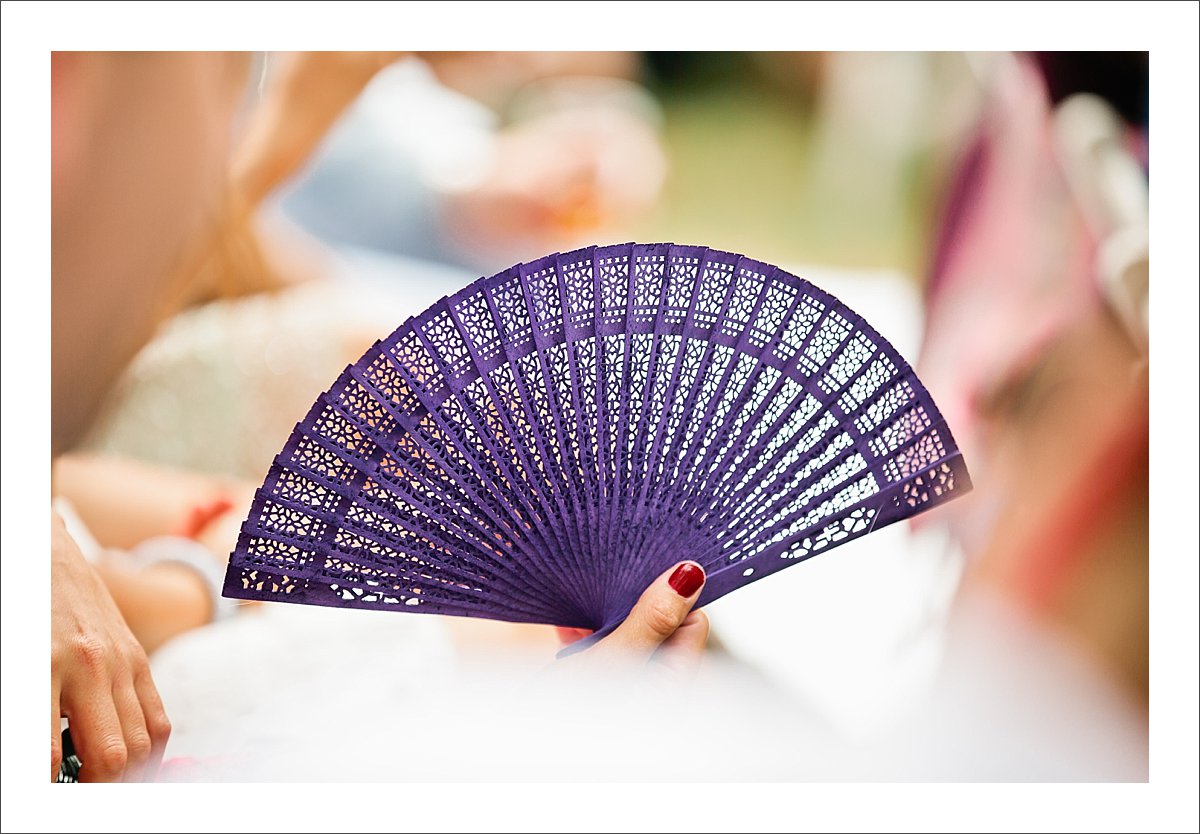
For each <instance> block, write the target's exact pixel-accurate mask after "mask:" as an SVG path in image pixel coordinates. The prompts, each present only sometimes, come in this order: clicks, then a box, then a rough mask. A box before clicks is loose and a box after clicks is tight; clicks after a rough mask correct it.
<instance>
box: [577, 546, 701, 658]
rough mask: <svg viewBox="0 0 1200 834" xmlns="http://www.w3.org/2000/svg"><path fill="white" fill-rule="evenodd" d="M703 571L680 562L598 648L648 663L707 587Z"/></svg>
mask: <svg viewBox="0 0 1200 834" xmlns="http://www.w3.org/2000/svg"><path fill="white" fill-rule="evenodd" d="M704 580H705V576H704V568H702V567H700V566H699V565H698V564H696V563H695V562H680V563H679V564H677V565H675V566H674V567H671V568H669V569H668V570H665V571H663V573H662V574H661V575H660V576H659V577H658V578H657V579H655V580H654V582H653V583H651V585H650V587H649V588H647V589H646V590H645V591H644V592H643V593H642V596H641V598H640V599H638V601H637V604H635V605H634V606H633V610H631V611H630V612H629V616H628V617H626V618H625V622H623V623H621V625H620V626H618V627H617V628H616V629H615V630H614V631H613V633H612V634H610V635H609V636H608V637H606V638H605V639H603V640H601V641H600V643H599V644H597V646H596V648H600V646H603V647H604V648H605V649H606V650H613V651H619V652H621V653H622V654H624V655H626V656H629V657H633V658H636V659H649V658H650V656H651V655H652V654H654V651H655V650H656V649H657V648H658V647H659V646H661V645H662V644H663V643H664V642H665V641H666V640H667V639H668V638H669V637H670V636H671V635H672V634H674V633H675V630H676V629H678V628H679V626H680V625H682V624H683V621H684V619H686V618H687V615H688V612H689V611H691V610H692V606H693V605H695V604H696V600H697V599H698V598H699V596H700V590H701V589H702V588H703V587H704Z"/></svg>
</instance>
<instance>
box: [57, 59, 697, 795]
mask: <svg viewBox="0 0 1200 834" xmlns="http://www.w3.org/2000/svg"><path fill="white" fill-rule="evenodd" d="M370 61H374V59H373V58H372V59H370ZM370 61H368V63H370ZM351 63H354V62H353V61H352V62H351ZM249 64H250V59H249V56H247V55H244V54H242V55H237V54H224V53H188V54H183V55H180V54H155V55H140V54H124V53H105V54H96V53H93V54H83V53H55V55H54V56H53V59H52V116H53V125H52V137H53V146H52V200H53V213H52V259H53V276H52V328H53V339H52V418H53V420H52V448H51V455H52V461H53V462H54V469H53V474H52V488H53V491H54V493H55V505H56V506H55V509H54V510H53V511H52V525H51V565H52V568H51V614H52V616H51V623H52V628H51V778H52V779H54V778H57V777H59V776H60V765H61V764H62V760H63V755H64V751H63V736H62V733H61V729H62V722H63V719H67V720H69V722H70V727H71V731H72V732H71V734H70V736H69V738H70V739H71V741H72V743H73V745H74V752H75V753H77V754H78V759H80V760H82V769H81V771H80V772H78V773H73V774H70V775H71V776H72V777H74V776H78V777H79V778H82V779H84V780H87V781H102V780H115V779H125V780H129V781H134V780H141V779H153V778H155V776H156V774H157V772H158V770H159V767H160V765H161V762H162V757H163V753H164V750H165V746H166V742H167V738H168V736H169V734H170V731H171V726H170V722H169V720H168V718H167V715H166V711H165V709H164V707H163V703H162V699H161V698H160V696H159V694H158V690H157V688H156V686H155V683H154V680H153V679H152V677H151V673H150V667H149V664H148V661H147V651H148V650H153V649H154V648H157V647H158V646H159V645H161V644H162V643H164V642H166V641H168V640H170V639H171V638H172V637H174V636H176V635H178V634H180V633H183V632H184V631H187V630H190V629H191V628H193V627H194V626H195V625H199V624H201V623H204V622H209V621H211V620H212V619H214V618H215V617H217V616H218V615H219V613H220V608H221V605H220V602H221V601H220V599H219V597H218V594H217V591H216V589H217V588H218V587H219V576H220V573H221V563H220V560H219V558H215V557H219V556H221V555H222V554H223V553H227V552H228V548H229V547H230V545H231V536H232V535H233V531H232V528H230V527H229V525H228V524H227V523H222V524H220V525H216V522H217V521H218V520H223V521H224V522H227V521H228V517H229V515H230V511H231V510H232V511H236V512H241V511H244V509H245V505H246V503H247V501H248V497H249V493H250V487H249V485H248V484H246V483H242V482H237V481H235V480H230V479H215V478H212V477H202V476H195V475H191V474H181V473H178V472H172V471H168V470H163V469H160V468H154V467H148V466H139V465H136V464H132V463H129V462H124V461H115V460H103V459H96V458H88V457H69V456H67V455H66V453H68V452H69V451H71V450H72V449H74V448H76V447H77V446H78V444H79V443H80V440H81V438H82V437H83V436H84V435H85V434H86V432H87V430H88V429H89V427H90V425H91V423H92V421H93V420H94V419H95V415H96V413H97V412H98V411H99V410H100V409H101V405H102V402H103V401H104V399H105V397H106V396H108V395H109V394H110V389H111V388H112V386H113V384H114V382H115V380H116V378H117V377H118V375H119V374H120V373H121V371H122V370H123V368H124V367H125V365H126V364H127V363H128V362H129V361H130V359H131V358H132V357H133V356H134V354H135V353H136V352H137V351H138V349H139V348H141V347H142V345H143V344H144V343H145V342H146V341H147V340H148V339H149V338H150V336H151V335H152V334H153V332H154V329H155V327H156V326H157V325H158V324H159V323H160V322H161V321H162V319H164V318H165V317H166V316H167V315H169V314H170V313H171V312H173V311H175V310H177V309H179V308H180V307H181V306H182V305H184V304H186V303H188V302H189V301H191V300H194V299H195V298H196V297H197V294H198V293H201V294H202V293H203V292H204V289H203V286H200V287H198V286H197V282H196V276H197V275H198V274H202V273H203V271H204V269H205V267H206V265H208V264H210V263H211V262H212V261H213V259H214V254H213V253H214V251H217V252H218V253H221V252H223V251H224V250H223V247H224V245H225V243H226V242H227V241H228V240H229V239H230V229H231V228H233V227H237V226H238V225H239V224H241V223H243V222H244V215H239V214H237V213H236V212H235V213H234V214H232V215H231V213H230V205H231V203H230V196H229V193H228V192H223V190H222V186H223V184H224V183H225V182H226V181H227V170H228V169H227V168H226V164H227V162H226V160H227V159H228V156H229V153H230V140H231V138H232V136H233V135H234V134H233V133H231V129H230V128H231V126H233V127H235V128H236V127H237V126H238V124H239V122H241V121H242V117H244V116H245V115H246V114H245V112H244V108H240V107H239V105H243V104H244V103H245V99H246V95H247V91H246V89H245V85H246V79H247V77H248V76H249V77H250V78H252V79H254V80H255V81H256V80H257V79H255V78H254V76H253V75H252V74H249V73H248V72H247V70H248V68H249ZM343 83H344V81H343V80H339V82H338V84H337V85H335V86H341V85H342V84H343ZM292 103H295V102H292ZM328 112H329V111H328V110H322V109H321V107H320V101H319V100H318V108H317V117H318V118H317V119H316V121H317V122H318V123H319V122H322V120H325V119H327V118H328ZM285 121H286V119H285ZM307 124H311V123H307ZM324 126H325V127H327V124H325V125H324ZM249 135H250V136H251V137H253V136H254V134H253V132H251V133H250V134H249ZM272 135H274V134H272ZM251 141H252V140H251ZM289 151H290V149H289V147H288V146H286V145H285V146H284V148H283V149H282V153H283V157H284V159H288V158H289V157H288V153H289ZM235 205H236V200H235ZM220 257H221V254H218V255H217V259H218V260H219V259H220ZM76 505H78V510H77V508H76ZM85 516H86V517H87V520H86V521H85V520H84V517H85ZM64 517H65V519H64ZM69 528H70V529H69ZM93 532H95V533H97V534H99V535H98V536H93V535H92V533H93ZM112 546H120V547H126V548H129V551H128V553H127V554H125V555H117V554H111V553H107V552H106V550H107V548H109V547H112ZM84 549H86V550H87V551H89V555H90V556H91V557H92V559H94V560H95V563H94V564H93V563H92V562H90V561H89V559H88V558H86V556H85V554H84V552H83V551H84ZM703 582H704V576H703V571H700V570H699V569H698V568H697V567H696V566H694V565H686V564H685V565H679V566H676V567H674V568H672V569H671V570H669V571H667V572H665V573H664V574H663V575H662V576H661V577H660V578H659V579H658V580H656V581H655V582H654V583H653V584H652V585H651V586H650V587H649V588H648V589H647V591H646V593H645V595H644V596H643V598H642V600H641V601H639V603H638V604H637V605H636V606H635V608H634V610H633V611H632V612H631V614H630V616H629V618H628V619H627V620H626V622H625V624H624V625H622V626H621V627H620V628H619V629H617V630H616V631H615V632H613V634H612V635H610V636H609V637H607V638H606V639H604V640H602V641H600V642H599V643H597V644H596V646H595V647H594V648H592V649H589V650H588V652H586V653H585V654H581V655H578V656H577V657H578V658H586V659H585V660H572V661H571V663H569V664H567V668H576V667H579V666H580V664H581V663H582V664H592V665H597V664H598V665H600V666H606V665H610V664H618V665H622V666H624V665H625V664H627V663H632V665H633V666H634V667H636V666H637V665H638V664H639V661H644V662H649V661H655V662H656V663H655V664H654V665H655V666H656V667H661V668H663V669H665V670H671V672H672V673H675V672H678V673H682V674H685V675H686V670H687V668H688V667H689V666H691V665H692V664H694V662H695V661H696V659H697V658H698V656H699V653H700V652H701V651H702V649H703V645H704V642H705V640H706V638H707V632H708V626H707V620H706V618H705V616H704V615H703V613H701V612H691V606H692V604H694V602H695V600H696V598H697V597H698V596H699V593H700V590H701V589H702V586H703ZM668 620H669V623H668ZM139 641H140V642H139Z"/></svg>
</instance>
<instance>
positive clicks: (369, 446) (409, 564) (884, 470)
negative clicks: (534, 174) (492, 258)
mask: <svg viewBox="0 0 1200 834" xmlns="http://www.w3.org/2000/svg"><path fill="white" fill-rule="evenodd" d="M968 489H970V481H969V479H968V476H967V471H966V468H965V466H964V464H963V461H962V456H961V455H960V454H959V452H958V449H957V447H956V446H955V444H954V439H953V437H951V434H950V431H949V429H948V428H947V426H946V424H945V423H944V422H943V420H942V418H941V415H940V414H939V413H938V410H937V408H936V407H935V406H934V404H933V401H932V400H931V399H930V397H929V395H928V393H927V392H926V391H925V388H924V387H923V386H922V385H921V383H920V381H919V380H918V379H917V378H916V376H915V374H914V373H913V371H912V369H911V368H910V367H909V366H908V364H907V363H906V362H905V361H904V360H903V359H902V358H901V357H900V356H899V355H898V354H897V353H896V351H895V350H894V349H893V348H892V346H891V345H890V344H889V343H888V342H887V341H886V340H885V339H883V338H882V337H881V336H880V335H879V334H878V333H876V332H875V330H874V329H873V328H872V327H871V326H870V325H868V324H867V323H866V322H864V321H863V320H862V319H861V318H859V317H858V316H857V315H856V314H855V313H854V312H852V311H851V310H849V309H847V308H846V307H845V306H844V305H843V304H841V303H840V302H839V301H838V300H837V299H835V298H833V297H832V296H830V295H828V294H827V293H825V292H822V291H821V290H820V289H818V288H816V287H814V286H812V285H811V284H809V283H808V282H806V281H803V280H801V279H799V278H797V277H795V276H793V275H790V274H788V273H786V272H784V271H783V270H780V269H777V268H775V267H772V266H769V265H767V264H764V263H760V262H758V261H754V260H751V259H749V258H745V257H742V256H740V255H735V254H731V253H729V252H720V251H716V250H711V249H705V248H703V247H697V246H677V245H673V244H665V243H664V244H649V245H635V244H624V245H620V246H607V247H599V248H595V247H592V248H588V249H582V250H579V251H577V252H572V253H569V254H565V255H551V256H549V257H546V258H542V259H541V260H538V261H534V262H533V263H529V264H523V265H518V266H514V267H512V268H511V269H509V270H507V271H505V272H502V273H500V274H498V275H494V276H492V277H490V278H483V279H480V280H478V281H476V282H474V283H473V284H471V286H469V287H467V288H466V289H464V290H462V291H461V292H459V293H458V294H456V295H454V296H452V297H450V298H446V299H443V300H442V301H440V302H438V303H437V304H435V305H434V306H433V307H431V308H430V309H429V310H427V311H426V312H425V313H423V314H422V315H420V316H417V317H415V318H413V319H411V320H409V321H408V322H407V323H406V324H404V325H403V326H402V327H400V328H399V329H398V330H396V332H394V333H393V334H392V335H391V336H389V337H388V338H387V339H385V340H384V341H382V342H378V343H376V344H375V346H374V347H373V348H371V349H370V350H369V351H367V353H366V354H365V355H364V356H363V357H362V358H361V359H360V360H359V361H358V362H357V363H355V364H354V365H352V366H350V367H348V368H347V369H346V370H345V371H344V372H343V373H342V375H341V376H340V377H339V378H338V380H337V381H336V382H335V383H334V385H333V387H331V388H330V389H329V391H328V392H326V393H325V394H324V395H323V396H322V397H321V398H320V399H319V400H318V401H317V402H316V403H315V404H314V405H313V407H312V410H311V411H310V412H309V413H308V415H307V416H306V417H305V418H304V420H302V421H301V422H300V423H299V424H298V425H297V426H296V428H295V430H294V431H293V433H292V436H291V438H290V439H289V440H288V442H287V445H286V446H285V447H284V448H283V451H282V452H281V453H280V454H279V455H278V456H277V458H276V459H275V463H274V465H273V466H272V467H271V469H270V471H269V472H268V474H267V477H266V480H265V481H264V483H263V486H262V488H261V489H260V490H259V491H258V494H257V496H256V498H255V501H254V504H253V505H252V508H251V511H250V515H249V517H248V518H247V519H246V522H245V523H244V525H243V527H242V533H241V537H240V539H239V541H238V545H237V548H236V550H235V551H234V553H233V554H232V556H231V558H230V563H229V571H228V573H227V575H226V580H225V590H224V593H225V595H226V596H231V597H238V598H244V599H257V600H278V601H284V602H299V603H307V604H310V605H330V606H341V607H355V608H380V609H391V610H396V611H416V612H422V611H423V612H429V613H437V614H456V615H461V616H471V617H488V618H493V619H500V620H512V621H518V622H537V623H550V624H555V625H563V626H574V627H582V628H590V629H596V630H597V631H598V632H599V634H600V635H602V634H604V633H607V632H608V631H609V630H611V629H612V628H613V627H615V626H616V625H617V624H618V623H619V622H620V621H621V620H622V619H623V618H624V617H625V615H626V614H627V613H628V612H629V609H630V608H631V607H632V605H633V603H634V602H635V601H636V600H637V598H638V596H639V595H640V594H641V592H642V591H643V590H644V589H645V587H646V586H647V585H648V584H649V583H650V582H651V581H652V580H653V579H654V578H655V577H656V576H658V574H660V573H661V572H662V571H664V570H665V569H666V568H668V567H670V565H672V564H674V563H675V562H677V561H679V560H681V559H692V560H695V561H696V562H699V563H700V564H701V565H703V566H704V569H705V571H706V572H707V574H708V583H707V585H706V587H705V589H704V592H703V594H702V596H701V597H700V601H699V604H701V605H703V604H705V603H708V602H711V601H712V600H714V599H717V598H718V597H721V596H723V595H725V594H727V593H729V592H730V591H732V590H734V589H736V588H739V587H741V586H742V585H746V584H748V583H750V582H753V581H755V580H757V579H760V578H762V577H764V576H767V575H769V574H772V573H774V572H775V571H777V570H780V569H781V568H785V567H787V566H788V565H792V564H795V563H796V562H799V561H801V560H803V559H806V558H808V557H810V556H813V555H815V554H817V553H820V552H822V551H825V550H829V549H831V548H834V547H836V546H838V545H839V544H843V543H845V542H847V541H850V540H851V539H854V538H856V537H858V536H861V535H864V534H865V533H869V532H870V531H872V530H874V529H877V528H879V527H883V526H885V525H887V524H891V523H893V522H895V521H899V520H901V519H904V518H908V517H909V516H912V515H915V514H916V513H919V512H922V511H923V510H926V509H928V508H930V507H933V506H935V505H937V504H939V503H941V502H943V501H946V500H948V499H949V498H952V497H954V496H956V495H960V494H962V493H964V492H965V491H967V490H968Z"/></svg>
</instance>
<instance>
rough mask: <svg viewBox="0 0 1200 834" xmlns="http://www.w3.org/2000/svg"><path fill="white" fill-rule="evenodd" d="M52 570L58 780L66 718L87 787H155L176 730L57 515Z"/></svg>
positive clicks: (53, 756) (54, 767) (53, 742)
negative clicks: (149, 782) (92, 784)
mask: <svg viewBox="0 0 1200 834" xmlns="http://www.w3.org/2000/svg"><path fill="white" fill-rule="evenodd" d="M50 562H51V567H50V779H51V781H53V780H54V779H56V778H57V777H58V768H59V764H60V762H61V761H62V731H61V727H60V724H61V718H62V716H64V715H65V716H67V717H68V718H69V719H70V721H71V739H72V741H73V742H74V743H75V747H76V749H77V751H78V753H79V758H80V760H81V761H82V762H83V769H82V771H81V772H80V777H81V779H82V780H83V781H85V782H116V781H121V780H124V781H127V782H133V781H140V780H153V779H154V777H155V775H156V774H157V773H158V768H159V765H160V764H161V763H162V757H163V751H164V749H165V748H166V745H167V737H168V736H169V735H170V733H171V724H170V722H169V721H168V720H167V714H166V711H165V710H164V709H163V705H162V700H161V699H160V698H159V696H158V690H157V689H156V688H155V686H154V681H153V680H152V679H151V677H150V664H149V661H148V660H147V659H146V653H145V651H143V649H142V647H141V645H139V644H138V641H137V640H136V639H134V636H133V634H132V633H130V631H129V627H128V626H127V625H126V624H125V620H124V619H123V618H122V617H121V612H120V611H119V610H117V606H116V603H114V602H113V599H112V596H111V595H110V594H109V593H108V591H107V590H106V589H105V587H104V583H103V582H101V580H100V578H99V576H98V575H97V574H96V571H95V570H94V569H93V568H92V566H91V565H89V564H88V563H87V560H85V559H84V558H83V554H82V553H80V552H79V547H78V545H76V544H75V541H74V540H73V539H72V538H71V536H70V535H69V534H68V533H67V530H66V527H65V526H64V525H63V522H62V519H60V518H59V517H58V515H57V514H52V520H51V528H50Z"/></svg>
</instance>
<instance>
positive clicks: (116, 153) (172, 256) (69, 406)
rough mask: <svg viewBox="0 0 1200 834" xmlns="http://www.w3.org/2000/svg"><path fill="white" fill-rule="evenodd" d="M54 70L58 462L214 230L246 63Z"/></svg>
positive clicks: (109, 60) (148, 58)
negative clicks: (197, 245)
mask: <svg viewBox="0 0 1200 834" xmlns="http://www.w3.org/2000/svg"><path fill="white" fill-rule="evenodd" d="M51 66H52V74H51V78H52V109H51V118H52V133H51V138H52V146H51V156H52V160H51V178H52V183H51V187H52V200H53V205H52V210H51V227H52V228H51V247H52V273H53V278H52V284H51V304H52V310H51V340H52V353H51V360H52V368H51V373H52V397H53V405H52V410H53V426H52V437H53V446H54V452H55V453H57V452H60V451H63V450H65V449H67V448H69V447H70V446H71V445H72V444H73V443H75V442H76V441H77V440H78V439H79V436H80V435H81V434H82V433H83V431H84V430H85V429H86V428H87V426H88V424H89V422H90V421H91V419H92V416H93V413H94V412H95V410H96V408H97V407H98V405H99V403H100V400H101V398H102V397H103V395H104V394H105V392H106V391H107V390H108V388H109V386H110V385H111V384H112V383H113V381H114V380H115V378H116V377H117V375H118V374H119V373H120V372H121V370H122V369H123V368H124V366H125V365H126V363H127V362H128V361H129V360H130V359H131V358H132V357H133V355H134V354H135V353H136V352H137V350H138V349H139V348H140V347H141V346H142V345H144V344H145V342H146V341H147V340H148V339H149V338H150V336H151V334H152V333H153V331H154V327H155V325H156V324H157V323H158V321H159V320H160V319H161V318H162V316H163V315H164V314H165V313H166V312H167V311H168V310H169V309H170V306H171V302H172V300H173V298H174V297H175V296H176V295H177V294H178V293H179V292H180V289H181V288H180V287H178V286H177V283H178V282H177V281H172V280H171V277H172V274H173V273H174V272H175V271H176V270H175V268H176V266H177V265H178V262H179V260H180V258H181V257H182V255H183V254H184V252H185V249H186V246H187V244H188V243H189V242H190V241H192V240H195V239H196V238H197V237H198V236H199V235H200V234H201V233H202V232H204V231H205V227H206V225H208V224H211V223H213V222H214V220H215V218H216V207H217V205H218V201H219V198H220V195H221V193H222V187H223V184H224V177H225V170H226V168H225V161H226V157H227V155H228V153H229V145H230V140H231V124H232V121H233V117H234V115H235V112H236V110H237V108H238V107H239V105H240V104H241V102H242V101H243V98H244V91H245V88H246V77H247V69H248V67H249V59H248V57H247V56H246V55H245V54H240V55H239V54H228V53H173V54H172V53H163V54H133V53H87V54H85V53H55V54H54V55H53V58H52V65H51Z"/></svg>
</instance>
